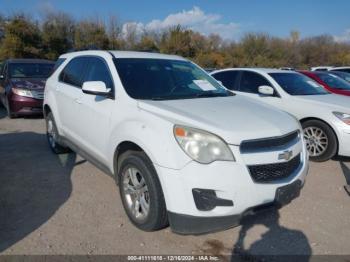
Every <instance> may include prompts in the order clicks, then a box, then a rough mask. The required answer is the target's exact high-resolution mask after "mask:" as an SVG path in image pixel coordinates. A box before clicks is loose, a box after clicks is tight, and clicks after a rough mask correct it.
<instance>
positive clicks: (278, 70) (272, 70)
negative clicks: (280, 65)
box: [211, 67, 296, 74]
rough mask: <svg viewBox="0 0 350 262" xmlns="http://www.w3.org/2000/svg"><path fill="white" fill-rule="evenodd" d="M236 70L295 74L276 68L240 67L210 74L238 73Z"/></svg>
mask: <svg viewBox="0 0 350 262" xmlns="http://www.w3.org/2000/svg"><path fill="white" fill-rule="evenodd" d="M238 70H243V71H251V72H256V73H260V74H264V73H265V74H270V73H286V74H293V73H296V72H295V71H292V70H281V69H276V68H249V67H241V68H227V69H222V70H216V71H214V72H211V74H215V73H219V72H224V71H238Z"/></svg>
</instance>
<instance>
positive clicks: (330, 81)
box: [299, 71, 350, 96]
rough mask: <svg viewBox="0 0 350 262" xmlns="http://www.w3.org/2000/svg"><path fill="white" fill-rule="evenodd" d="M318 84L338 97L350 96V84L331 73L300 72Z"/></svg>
mask: <svg viewBox="0 0 350 262" xmlns="http://www.w3.org/2000/svg"><path fill="white" fill-rule="evenodd" d="M299 72H300V73H302V74H304V75H306V76H308V77H310V78H311V79H313V80H315V81H316V82H318V83H319V84H320V85H322V86H323V87H324V88H325V89H326V90H328V91H329V92H331V93H334V94H338V95H345V96H350V83H349V82H347V81H345V80H344V79H342V78H340V77H339V76H337V75H335V74H333V72H331V71H313V72H311V71H299Z"/></svg>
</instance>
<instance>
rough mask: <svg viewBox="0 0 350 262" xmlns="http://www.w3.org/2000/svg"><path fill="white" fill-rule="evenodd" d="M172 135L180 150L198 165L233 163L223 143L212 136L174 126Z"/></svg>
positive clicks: (232, 158)
mask: <svg viewBox="0 0 350 262" xmlns="http://www.w3.org/2000/svg"><path fill="white" fill-rule="evenodd" d="M174 135H175V138H176V140H177V142H178V143H179V145H180V147H181V148H182V150H183V151H184V152H185V153H186V154H187V155H188V156H189V157H190V158H192V159H193V160H195V161H197V162H199V163H202V164H209V163H211V162H214V161H217V160H222V161H235V158H234V156H233V154H232V151H231V150H230V148H229V147H228V145H227V144H226V143H225V141H223V140H222V139H221V138H220V137H218V136H216V135H214V134H211V133H209V132H206V131H203V130H199V129H195V128H190V127H184V126H174Z"/></svg>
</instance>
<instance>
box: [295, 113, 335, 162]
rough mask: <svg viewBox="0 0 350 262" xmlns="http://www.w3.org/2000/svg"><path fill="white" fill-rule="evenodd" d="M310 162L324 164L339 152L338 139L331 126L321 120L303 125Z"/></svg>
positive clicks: (310, 121)
mask: <svg viewBox="0 0 350 262" xmlns="http://www.w3.org/2000/svg"><path fill="white" fill-rule="evenodd" d="M302 127H303V131H304V138H305V141H306V147H307V150H308V151H309V156H310V160H311V161H314V162H324V161H327V160H329V159H331V158H332V157H334V156H335V155H336V153H337V150H338V144H337V138H336V135H335V133H334V131H333V130H332V128H331V127H330V126H328V125H327V124H326V123H324V122H322V121H319V120H309V121H306V122H304V123H302Z"/></svg>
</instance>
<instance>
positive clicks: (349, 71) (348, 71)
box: [338, 68, 350, 73]
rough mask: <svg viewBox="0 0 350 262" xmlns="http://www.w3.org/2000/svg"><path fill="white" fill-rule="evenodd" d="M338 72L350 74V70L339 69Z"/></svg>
mask: <svg viewBox="0 0 350 262" xmlns="http://www.w3.org/2000/svg"><path fill="white" fill-rule="evenodd" d="M338 71H342V72H345V73H350V68H345V69H339V70H338Z"/></svg>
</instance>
